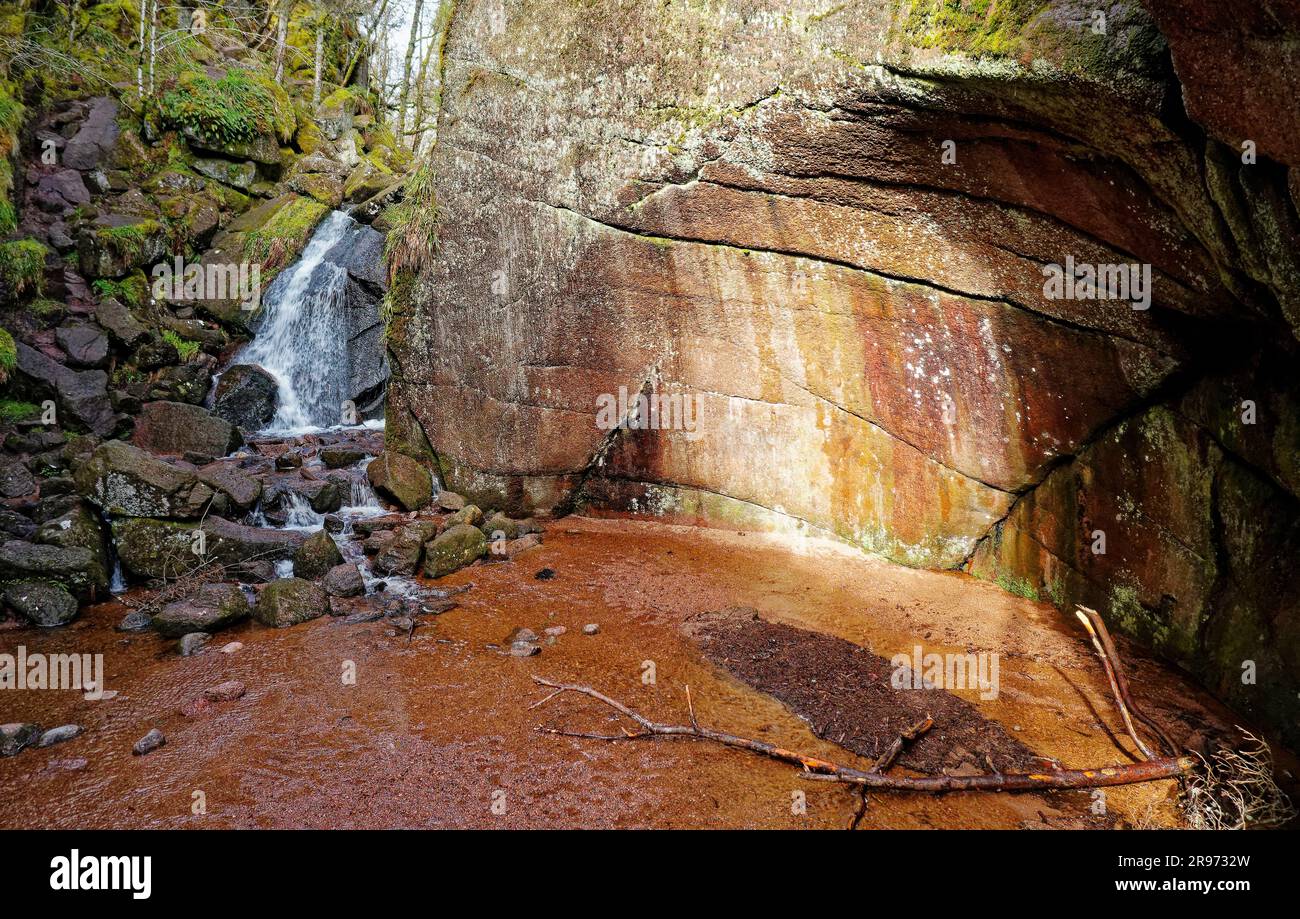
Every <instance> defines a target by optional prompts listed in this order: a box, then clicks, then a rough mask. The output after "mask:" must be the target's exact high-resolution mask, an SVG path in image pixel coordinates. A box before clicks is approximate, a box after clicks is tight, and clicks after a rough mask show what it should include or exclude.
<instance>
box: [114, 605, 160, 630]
mask: <svg viewBox="0 0 1300 919" xmlns="http://www.w3.org/2000/svg"><path fill="white" fill-rule="evenodd" d="M152 628H153V616H150V615H149V614H148V613H146V612H145V611H144V610H139V609H137V610H132V611H131V612H129V613H127V614H126V615H125V616H123V617H122V621H121V622H119V623H118V624H117V630H118V631H119V632H147V631H148V630H149V629H152Z"/></svg>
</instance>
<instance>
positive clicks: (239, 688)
mask: <svg viewBox="0 0 1300 919" xmlns="http://www.w3.org/2000/svg"><path fill="white" fill-rule="evenodd" d="M245 692H247V689H246V687H245V686H244V684H243V683H241V682H239V680H226V682H224V683H218V684H217V685H216V686H212V687H210V688H208V689H205V690H204V691H203V698H205V699H207V700H208V701H209V702H234V701H235V700H236V699H238V698H239V697H240V696H242V695H243V694H244V693H245Z"/></svg>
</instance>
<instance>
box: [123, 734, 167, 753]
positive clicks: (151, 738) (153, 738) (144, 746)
mask: <svg viewBox="0 0 1300 919" xmlns="http://www.w3.org/2000/svg"><path fill="white" fill-rule="evenodd" d="M166 743H167V738H166V737H164V736H163V732H162V731H160V730H158V729H157V728H153V729H152V730H150V731H149V733H148V734H146V735H144V736H143V737H141V738H140V739H139V740H137V741H136V742H135V746H133V747H132V748H131V753H132V754H133V755H135V756H144V755H145V754H146V753H152V752H153V751H154V750H157V749H158V748H159V747H161V746H163V745H164V744H166Z"/></svg>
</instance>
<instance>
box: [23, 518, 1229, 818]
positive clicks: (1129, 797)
mask: <svg viewBox="0 0 1300 919" xmlns="http://www.w3.org/2000/svg"><path fill="white" fill-rule="evenodd" d="M544 567H549V568H552V569H554V571H555V572H556V576H555V578H554V579H552V580H537V579H536V578H534V574H535V572H537V571H538V570H539V569H542V568H544ZM465 583H472V584H473V585H474V587H473V589H472V590H470V591H469V592H467V593H464V594H461V595H459V596H458V597H456V599H457V600H458V601H459V602H460V606H459V607H458V608H457V609H454V610H451V611H450V612H447V613H445V614H443V615H441V616H437V617H422V618H421V623H422V624H421V625H420V627H419V628H417V629H416V630H415V632H414V634H413V636H412V638H411V641H410V644H409V645H408V643H407V635H406V633H405V632H401V633H400V634H389V633H390V632H392V631H393V630H392V627H391V626H390V625H389V624H388V623H387V622H385V621H379V622H373V623H367V624H358V625H347V624H344V623H343V622H342V620H341V619H331V618H322V619H318V620H315V621H313V622H310V623H307V624H304V625H300V626H297V627H294V628H290V629H284V630H274V629H269V628H265V627H263V626H261V625H258V624H256V623H252V622H249V623H245V624H243V625H241V626H238V627H236V628H233V629H230V630H227V631H224V632H221V633H218V634H217V635H215V636H214V637H213V639H212V641H211V642H210V644H209V645H208V649H207V650H206V651H205V652H204V653H203V654H201V655H198V656H195V657H190V658H181V657H179V656H178V655H177V654H176V652H175V650H174V646H175V642H172V641H166V640H164V639H161V638H159V637H158V636H157V635H155V634H153V633H142V634H123V633H118V632H116V631H114V626H115V625H116V623H117V622H118V620H119V619H120V618H121V617H122V615H123V614H124V613H125V612H126V610H125V608H124V607H123V606H122V605H121V604H119V603H116V602H114V603H106V604H102V605H99V606H96V607H91V608H90V609H88V610H86V611H85V612H84V613H83V615H82V617H81V619H80V620H79V621H78V622H76V623H74V624H73V625H72V626H70V627H68V628H65V629H60V630H56V631H48V632H46V631H37V630H32V629H13V630H8V631H3V632H0V651H3V652H5V653H15V650H16V648H17V646H18V645H24V646H25V647H26V650H27V652H28V653H33V652H43V653H46V654H55V653H91V654H94V653H102V654H103V655H104V660H105V671H106V683H107V686H108V688H109V689H110V690H116V691H117V695H116V696H115V697H114V698H112V699H107V700H103V701H99V702H90V701H86V700H84V699H83V698H82V697H81V695H80V694H79V693H77V692H75V691H52V690H40V691H34V690H22V691H20V690H3V691H0V721H3V722H12V721H36V722H38V723H40V724H41V725H43V726H44V727H53V726H56V725H60V724H65V723H70V722H72V723H77V724H80V725H82V726H83V727H84V728H85V732H84V733H83V734H82V735H81V736H80V737H78V738H75V739H74V740H71V741H68V742H65V743H62V744H58V745H55V746H52V747H49V748H46V749H28V750H25V751H23V752H22V753H20V754H18V755H17V756H15V757H12V758H7V759H0V826H4V827H195V828H198V827H579V826H580V827H773V828H798V827H826V828H840V827H844V826H845V825H846V824H847V822H848V821H849V819H850V817H851V816H852V815H853V813H854V811H855V810H856V807H857V801H858V799H857V795H856V793H855V792H854V791H853V790H850V789H846V788H841V787H837V786H832V785H827V784H823V783H814V782H808V781H805V780H802V779H801V778H800V777H799V775H798V773H797V772H796V770H794V769H792V768H791V767H789V766H787V765H784V764H781V763H777V762H773V761H769V760H766V759H763V758H760V757H757V756H754V755H751V754H747V753H744V752H740V751H736V750H729V749H722V748H718V747H714V746H710V745H707V744H704V743H701V742H698V741H691V740H672V739H662V738H660V739H654V740H637V741H621V742H615V743H608V742H600V741H592V740H582V739H573V738H565V737H557V736H553V735H546V734H542V733H539V731H538V728H539V727H541V726H547V725H551V726H559V725H563V726H565V727H571V728H578V729H581V730H587V731H593V732H597V733H608V732H610V731H612V730H616V727H615V724H616V723H615V722H614V721H612V720H611V714H612V713H611V712H610V711H608V710H606V709H603V708H601V707H600V706H599V705H597V704H596V703H595V702H593V701H591V700H586V699H581V698H578V697H576V696H566V697H562V698H559V699H556V700H553V701H552V702H550V703H549V704H547V705H546V706H544V707H541V708H537V709H530V708H529V706H530V705H531V704H532V703H533V702H535V701H537V700H539V699H541V698H542V697H543V696H544V695H545V692H544V691H543V690H542V688H541V687H538V686H536V685H535V684H534V683H533V682H532V680H531V676H532V675H533V674H537V675H540V676H544V677H547V678H549V679H552V680H556V681H563V682H578V683H585V684H588V685H591V686H593V687H595V688H597V689H599V690H601V691H603V692H605V693H607V694H609V695H611V696H613V697H615V698H617V699H619V700H621V701H623V702H625V703H627V704H628V705H631V706H632V707H634V708H636V709H638V710H639V711H641V712H643V713H644V714H646V715H647V716H649V717H651V718H654V719H656V720H660V721H674V722H685V721H686V720H687V718H688V716H687V708H686V695H685V687H686V686H687V685H689V686H690V688H691V696H692V699H693V700H694V704H695V711H696V715H697V717H698V718H699V720H700V722H701V723H703V724H706V725H709V726H713V727H717V728H719V729H723V730H727V731H730V732H733V733H737V734H741V735H746V736H751V737H754V738H756V739H762V740H766V741H769V742H772V743H778V744H781V745H783V746H786V747H790V748H794V749H798V750H800V751H802V752H806V753H809V754H812V755H815V756H820V757H823V758H827V759H834V760H837V761H840V762H844V763H847V764H851V765H857V766H860V767H864V768H865V767H866V766H868V765H869V761H866V760H861V759H859V758H857V757H855V756H854V755H853V754H851V753H849V752H847V751H845V750H843V749H842V748H840V747H838V746H836V745H834V744H831V743H828V742H826V741H823V740H820V739H818V738H817V737H815V736H814V735H813V734H812V733H811V731H810V729H809V727H808V725H807V724H806V723H805V722H804V721H802V720H801V719H799V718H798V717H796V716H795V715H793V714H792V713H791V712H790V711H789V710H787V709H786V708H785V707H784V706H782V705H781V704H780V703H779V702H777V701H776V700H775V699H773V698H772V697H770V696H767V695H765V694H763V693H761V692H758V691H756V690H754V689H752V688H750V687H748V686H745V685H743V684H741V683H740V682H738V681H737V680H735V679H734V678H732V677H731V676H730V675H728V674H727V673H725V672H723V671H722V670H720V669H718V668H717V667H715V666H713V665H712V664H710V663H709V662H708V661H707V660H705V659H704V657H703V656H702V655H701V653H700V651H699V649H698V648H697V647H696V646H695V645H694V644H693V643H692V642H691V640H690V639H689V638H687V637H686V636H685V635H684V634H683V633H682V631H681V628H680V626H681V624H682V622H683V621H684V620H686V619H687V618H688V617H690V616H692V615H693V614H696V613H699V612H702V611H706V610H715V609H720V608H723V607H727V606H734V605H744V606H752V607H754V608H755V609H757V610H758V611H759V612H760V614H761V615H762V616H763V617H764V618H767V619H770V620H772V621H775V622H781V623H786V624H789V625H793V626H797V627H800V628H804V629H810V630H815V631H820V632H824V633H827V634H831V635H835V636H839V637H841V638H844V639H847V640H849V641H853V642H856V643H858V644H861V645H864V646H866V647H868V648H870V649H871V650H872V651H874V652H875V653H877V654H880V655H883V656H885V657H891V656H892V655H894V654H896V653H907V654H910V653H911V652H912V649H913V648H914V646H916V645H918V644H919V645H923V646H924V648H925V650H926V651H927V652H938V653H944V652H975V653H978V652H981V651H985V652H997V653H998V654H1000V684H1001V685H1000V693H999V694H998V697H997V698H996V699H993V700H990V701H981V700H980V698H979V696H980V693H979V691H978V689H976V688H972V689H970V690H966V691H962V690H958V691H957V695H960V696H961V697H962V698H965V699H967V700H968V701H970V702H972V703H973V704H975V705H977V706H978V707H979V709H980V712H981V714H983V715H984V716H986V717H988V718H991V719H994V720H996V721H998V722H1000V723H1001V724H1002V725H1003V726H1004V727H1005V728H1006V729H1007V731H1008V732H1013V734H1014V736H1015V737H1016V739H1018V740H1019V741H1021V742H1022V743H1024V744H1025V745H1026V746H1028V747H1029V748H1030V749H1032V750H1033V751H1035V752H1036V753H1039V754H1043V755H1046V756H1051V757H1055V758H1057V759H1058V760H1060V761H1061V763H1062V764H1063V765H1064V766H1065V767H1089V766H1103V765H1109V764H1113V763H1120V762H1128V761H1130V759H1129V758H1128V757H1126V756H1125V755H1124V754H1123V753H1122V752H1121V751H1120V750H1119V749H1117V747H1116V745H1115V741H1114V740H1113V739H1112V736H1111V734H1110V733H1108V732H1113V733H1116V734H1117V733H1118V732H1119V730H1120V728H1119V718H1118V715H1117V714H1116V712H1115V710H1114V707H1113V705H1112V703H1111V700H1110V695H1109V691H1108V689H1107V686H1106V682H1105V676H1104V674H1103V673H1102V671H1101V670H1100V666H1099V664H1098V662H1097V660H1096V658H1095V657H1093V656H1092V653H1091V649H1090V646H1089V645H1088V643H1087V640H1086V638H1085V636H1084V635H1083V634H1082V632H1081V631H1080V630H1079V629H1078V628H1077V626H1076V625H1075V624H1074V623H1073V622H1072V621H1070V620H1069V619H1068V617H1066V616H1065V615H1063V614H1062V613H1059V612H1058V611H1057V610H1055V609H1054V608H1052V607H1051V606H1049V605H1047V604H1042V603H1034V602H1030V601H1027V600H1022V599H1019V598H1016V597H1013V596H1010V595H1008V594H1006V593H1004V592H1002V591H1001V590H999V589H998V588H996V587H994V586H993V585H990V584H986V583H983V582H979V581H976V580H973V579H970V578H968V577H965V576H963V575H958V574H943V573H935V572H925V571H916V570H912V569H907V568H902V567H898V566H895V565H891V564H888V563H886V562H882V561H879V560H877V559H873V558H867V557H863V556H861V555H858V554H856V553H853V552H851V551H849V550H847V549H845V548H843V547H840V546H836V545H831V544H827V543H821V542H817V541H807V542H800V543H797V544H794V543H791V542H790V541H789V540H788V539H782V538H778V537H772V536H764V535H758V534H741V533H736V532H733V531H722V530H701V529H692V528H685V527H676V526H668V525H664V524H658V523H652V522H642V521H627V520H591V519H584V518H566V519H564V520H560V521H556V522H554V523H552V524H551V525H550V526H549V528H548V530H547V534H546V541H545V544H544V545H543V546H541V547H540V548H538V549H534V550H531V551H529V552H527V553H525V554H523V555H522V556H520V557H518V558H517V559H516V560H514V561H513V562H510V563H505V564H488V565H482V564H481V565H477V566H474V567H472V568H469V569H465V570H463V571H460V572H458V573H456V574H454V575H452V576H450V577H447V578H444V579H443V580H442V581H440V582H439V586H452V585H458V584H465ZM586 623H597V624H598V625H599V626H600V631H599V633H598V634H596V635H590V636H589V635H584V634H583V633H582V627H583V625H584V624H586ZM550 626H564V627H565V628H566V629H567V631H566V633H565V634H564V635H562V636H560V637H558V638H557V639H556V641H555V643H554V644H551V645H547V646H545V647H544V648H543V650H542V652H541V654H539V655H537V656H534V657H527V658H519V657H511V656H509V654H508V653H506V652H507V651H508V646H509V643H508V641H507V638H508V636H509V635H510V634H511V632H512V631H513V630H514V629H516V628H519V627H527V628H530V629H532V630H533V631H535V632H537V633H538V634H541V633H542V631H543V629H545V628H547V627H550ZM236 641H237V642H241V643H242V644H243V648H242V649H241V650H238V651H236V652H234V653H231V654H225V653H222V652H221V650H220V649H221V647H222V646H223V645H225V644H227V643H229V642H236ZM349 662H350V664H351V665H353V666H354V667H355V674H356V680H355V685H348V684H346V683H345V682H344V679H343V676H344V673H345V670H346V669H347V668H348V667H349ZM650 662H652V666H653V672H654V682H653V683H648V682H646V681H645V675H646V673H647V671H648V670H649V668H650V666H651V663H650ZM1129 668H1130V671H1131V674H1132V682H1133V685H1134V691H1135V693H1136V694H1137V695H1138V696H1139V697H1140V698H1142V699H1144V700H1146V701H1147V703H1148V705H1147V707H1148V709H1150V710H1152V711H1154V712H1155V713H1156V714H1157V715H1158V716H1160V717H1162V720H1164V721H1165V722H1166V723H1167V724H1169V726H1170V730H1171V733H1173V734H1174V736H1175V737H1176V738H1179V739H1181V738H1182V737H1184V736H1186V735H1188V734H1191V733H1193V732H1195V731H1198V730H1200V731H1218V730H1222V729H1223V728H1224V727H1225V725H1228V724H1230V723H1231V716H1230V715H1229V714H1228V713H1227V712H1225V711H1224V710H1223V709H1222V708H1221V707H1219V706H1217V705H1216V704H1215V703H1214V702H1213V701H1212V700H1210V699H1209V698H1208V697H1207V696H1206V695H1205V694H1204V693H1203V692H1201V691H1199V690H1197V689H1195V688H1193V687H1192V686H1191V685H1190V684H1189V683H1188V682H1187V681H1186V680H1185V679H1184V678H1183V677H1182V676H1181V675H1179V674H1177V673H1175V672H1173V671H1171V670H1168V669H1166V668H1164V667H1163V666H1161V665H1159V664H1157V663H1155V662H1153V661H1150V660H1147V659H1144V658H1138V657H1136V656H1133V657H1130V658H1129ZM226 680H240V681H243V682H244V683H245V684H246V686H247V694H246V695H245V696H244V697H243V698H241V699H239V700H237V701H234V702H222V703H216V704H213V705H212V706H211V707H210V708H208V709H206V710H205V711H203V712H201V713H199V714H197V715H196V716H194V717H187V716H186V715H184V714H182V713H181V711H180V709H181V708H182V706H184V705H185V704H186V703H188V702H191V701H192V700H195V699H197V698H199V697H201V696H202V694H203V690H204V689H206V688H208V687H210V686H213V685H215V684H217V683H221V682H223V681H226ZM154 727H157V728H159V729H161V730H162V731H163V733H164V734H165V735H166V737H167V743H166V746H164V747H162V748H161V749H159V750H157V751H155V752H153V753H150V754H148V755H146V756H132V754H131V746H132V744H133V743H134V742H135V741H136V740H138V739H139V738H140V737H142V736H143V735H144V734H145V733H146V732H148V731H149V729H151V728H154ZM1121 742H1122V743H1123V744H1124V745H1125V746H1126V748H1129V749H1131V746H1132V745H1131V743H1130V742H1129V741H1128V739H1127V738H1121ZM81 760H84V764H83V763H81V762H79V761H81ZM195 792H202V796H201V800H202V801H203V802H204V803H205V806H206V813H202V814H196V813H194V810H195V809H196V807H195V803H196V800H199V799H200V796H197V795H196V794H195ZM1175 792H1176V786H1175V783H1173V782H1160V783H1152V784H1148V785H1142V786H1133V787H1128V788H1114V789H1108V790H1106V792H1105V793H1104V798H1100V799H1099V798H1098V797H1096V796H1095V795H1094V794H1093V793H1090V792H1087V791H1079V792H1068V793H1062V794H1055V795H1051V794H1038V793H1035V794H1021V795H1010V794H950V795H945V796H939V797H936V796H930V795H902V794H873V795H872V796H871V800H870V806H869V807H868V809H867V811H866V814H865V816H864V817H863V819H862V821H861V824H860V825H861V826H862V827H864V828H872V827H874V828H880V827H908V828H911V827H934V828H942V827H1010V828H1014V827H1021V826H1028V827H1048V826H1097V825H1102V824H1103V823H1105V822H1108V823H1112V824H1115V823H1117V824H1118V825H1121V826H1122V825H1140V826H1171V825H1177V822H1178V814H1177V810H1176V808H1175V804H1174V799H1173V796H1174V794H1175ZM801 800H802V801H803V806H802V807H801V806H800V804H801Z"/></svg>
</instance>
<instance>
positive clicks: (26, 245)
mask: <svg viewBox="0 0 1300 919" xmlns="http://www.w3.org/2000/svg"><path fill="white" fill-rule="evenodd" d="M47 253H48V250H47V249H46V248H45V247H44V246H43V245H41V244H40V243H38V242H37V241H36V240H34V239H18V240H15V241H13V242H8V243H3V244H0V280H2V281H4V284H5V286H6V287H8V288H9V292H10V294H11V296H13V297H14V298H15V299H16V298H17V297H20V296H22V295H23V294H25V293H35V294H37V295H40V294H42V293H44V292H45V256H46V255H47Z"/></svg>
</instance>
